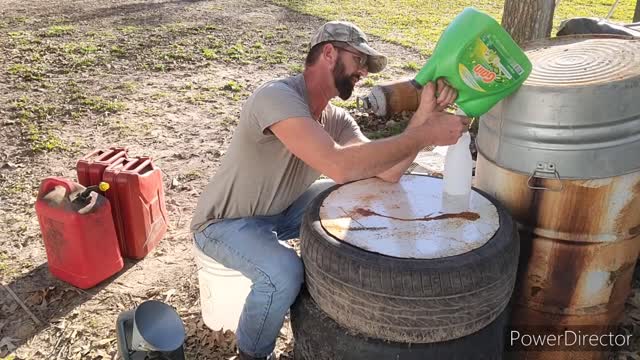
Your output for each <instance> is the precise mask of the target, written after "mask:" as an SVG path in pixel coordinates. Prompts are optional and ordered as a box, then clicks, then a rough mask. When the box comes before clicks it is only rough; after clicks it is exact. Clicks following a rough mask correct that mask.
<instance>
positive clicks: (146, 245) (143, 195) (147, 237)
mask: <svg viewBox="0 0 640 360" xmlns="http://www.w3.org/2000/svg"><path fill="white" fill-rule="evenodd" d="M103 181H105V182H108V183H109V184H111V186H112V187H111V189H109V190H108V191H107V192H106V194H107V197H108V198H109V199H110V200H111V201H112V204H113V210H114V211H113V213H114V214H113V216H114V223H115V224H116V228H117V229H118V231H117V233H118V236H119V240H120V246H121V251H122V254H123V256H125V257H129V258H134V259H141V258H143V257H145V256H146V255H147V254H148V253H149V252H150V251H151V250H153V248H154V247H155V246H156V245H157V244H158V243H159V242H160V239H162V237H163V236H164V234H165V233H166V231H167V227H168V223H169V221H168V217H167V209H166V207H165V203H164V187H163V184H162V171H161V170H160V169H158V168H157V167H155V165H154V164H153V162H152V161H151V158H149V157H141V158H128V159H122V160H118V161H116V162H114V163H113V164H111V165H110V166H109V167H107V169H106V170H105V172H104V174H103Z"/></svg>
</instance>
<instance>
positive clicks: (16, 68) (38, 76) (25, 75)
mask: <svg viewBox="0 0 640 360" xmlns="http://www.w3.org/2000/svg"><path fill="white" fill-rule="evenodd" d="M8 71H9V74H11V75H15V76H18V77H20V78H22V79H23V80H27V81H32V80H35V81H38V80H42V77H43V76H44V73H43V72H42V71H41V70H40V69H38V68H36V67H34V66H30V65H25V64H14V65H11V66H9V69H8Z"/></svg>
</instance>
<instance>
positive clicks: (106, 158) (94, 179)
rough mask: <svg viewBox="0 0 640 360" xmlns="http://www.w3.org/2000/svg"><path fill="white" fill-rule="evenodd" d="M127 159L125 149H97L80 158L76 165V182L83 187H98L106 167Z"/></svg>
mask: <svg viewBox="0 0 640 360" xmlns="http://www.w3.org/2000/svg"><path fill="white" fill-rule="evenodd" d="M126 157H127V148H124V147H112V148H109V149H108V150H102V149H97V150H94V151H92V152H90V153H89V154H87V155H86V156H84V157H82V158H81V159H80V160H78V162H77V163H76V172H77V174H78V182H79V183H80V184H82V185H84V186H91V185H98V184H99V183H100V182H101V181H102V174H103V173H104V170H105V169H106V168H107V166H109V165H111V164H113V163H114V162H115V161H117V160H118V159H121V158H126Z"/></svg>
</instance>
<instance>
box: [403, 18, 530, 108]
mask: <svg viewBox="0 0 640 360" xmlns="http://www.w3.org/2000/svg"><path fill="white" fill-rule="evenodd" d="M530 73H531V62H530V61H529V59H528V58H527V55H525V53H524V52H523V51H522V49H520V47H519V46H518V44H516V42H515V41H513V39H512V38H511V36H510V35H509V34H508V33H507V32H506V31H505V30H504V29H503V28H502V26H500V24H498V22H497V21H496V20H494V19H493V18H492V17H491V16H489V15H487V14H485V13H483V12H481V11H478V10H476V9H475V8H473V7H468V8H466V9H464V11H462V12H461V13H460V14H459V15H458V16H456V18H455V19H453V22H452V23H451V24H449V26H448V27H447V29H446V30H445V31H444V33H442V35H441V36H440V39H439V40H438V44H436V48H435V50H434V51H433V55H432V56H431V58H430V59H429V60H428V61H427V63H426V64H425V65H424V66H423V67H422V69H421V70H420V72H419V73H418V74H417V75H416V77H415V81H416V82H417V83H418V84H420V85H421V86H424V85H426V84H427V82H429V81H433V80H435V79H438V78H445V79H446V81H447V82H448V83H449V84H450V85H451V86H452V87H453V88H455V89H456V90H457V91H458V99H457V100H456V104H457V105H458V107H459V108H460V109H461V110H462V111H463V112H464V113H465V114H466V115H467V116H481V115H483V114H485V113H486V112H488V111H489V110H490V109H491V108H492V107H493V106H494V105H495V104H496V103H498V102H499V101H500V100H502V99H503V98H505V97H507V96H509V95H510V94H511V93H513V92H514V91H516V90H517V89H518V88H519V87H520V85H522V83H523V82H524V81H525V80H526V79H527V77H528V76H529V74H530Z"/></svg>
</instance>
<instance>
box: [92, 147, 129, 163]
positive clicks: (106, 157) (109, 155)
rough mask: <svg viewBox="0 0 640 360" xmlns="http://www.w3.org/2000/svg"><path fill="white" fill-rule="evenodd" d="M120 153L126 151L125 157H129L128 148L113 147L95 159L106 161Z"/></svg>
mask: <svg viewBox="0 0 640 360" xmlns="http://www.w3.org/2000/svg"><path fill="white" fill-rule="evenodd" d="M120 153H124V154H123V155H124V157H127V148H125V147H112V148H109V150H108V151H107V152H105V153H104V154H102V155H100V156H99V157H98V158H97V159H96V160H95V161H106V160H109V159H111V158H113V157H116V156H118V155H119V154H120Z"/></svg>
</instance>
